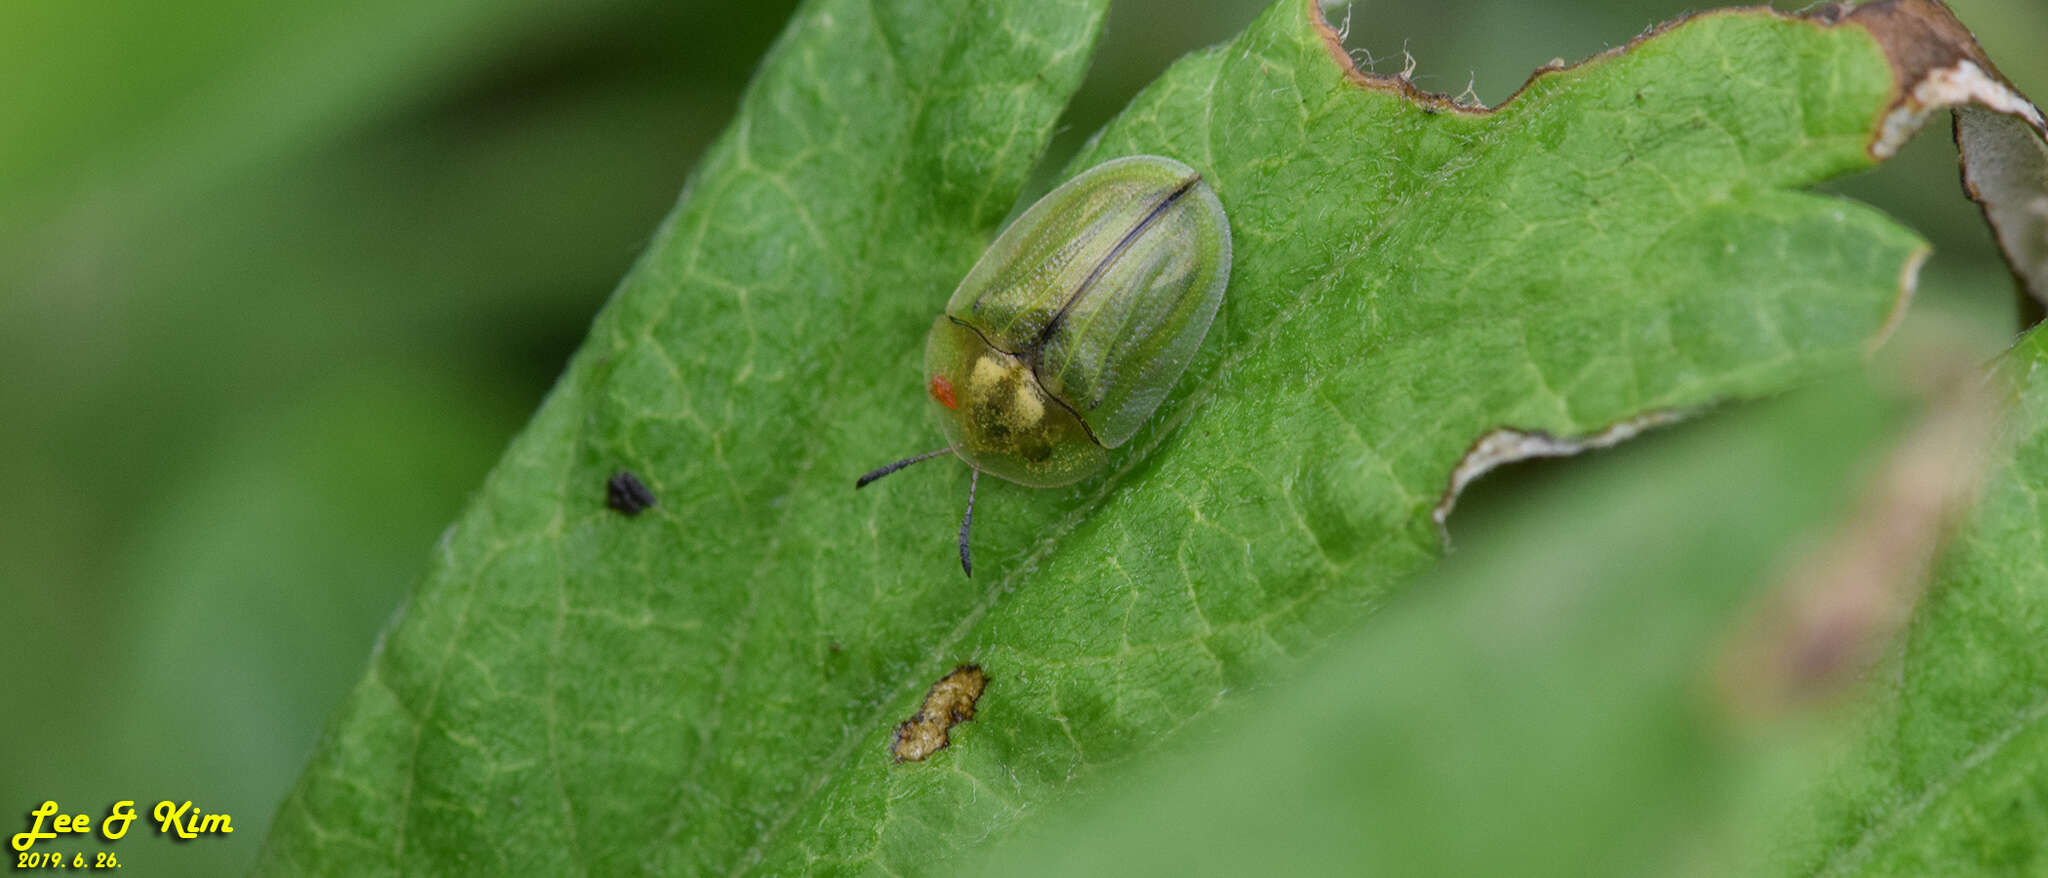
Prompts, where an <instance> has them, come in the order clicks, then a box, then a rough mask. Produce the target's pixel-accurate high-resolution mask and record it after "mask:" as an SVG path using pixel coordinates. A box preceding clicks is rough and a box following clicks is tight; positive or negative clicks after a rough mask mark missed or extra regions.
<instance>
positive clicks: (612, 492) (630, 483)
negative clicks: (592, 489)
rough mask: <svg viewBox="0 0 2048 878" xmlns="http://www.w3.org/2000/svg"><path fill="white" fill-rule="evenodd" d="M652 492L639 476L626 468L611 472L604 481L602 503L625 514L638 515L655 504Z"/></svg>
mask: <svg viewBox="0 0 2048 878" xmlns="http://www.w3.org/2000/svg"><path fill="white" fill-rule="evenodd" d="M655 502H656V501H655V499H654V492H653V491H652V490H649V489H648V487H647V483H645V482H642V481H640V477H639V476H636V475H633V474H632V473H630V472H627V471H626V470H619V471H618V472H616V473H613V474H612V477H611V478H610V479H607V480H606V481H605V483H604V505H606V506H610V507H611V508H613V509H615V510H618V511H619V512H620V513H622V514H624V515H627V516H634V515H639V514H640V513H641V511H643V510H645V509H646V508H647V507H649V506H653V505H654V504H655Z"/></svg>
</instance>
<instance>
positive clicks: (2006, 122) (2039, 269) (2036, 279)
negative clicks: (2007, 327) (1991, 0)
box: [1829, 0, 2048, 324]
mask: <svg viewBox="0 0 2048 878" xmlns="http://www.w3.org/2000/svg"><path fill="white" fill-rule="evenodd" d="M1829 13H1830V14H1832V15H1834V16H1835V17H1836V18H1838V19H1839V20H1840V21H1842V22H1843V23H1846V24H1850V25H1855V26H1858V27H1862V28H1863V29H1865V30H1867V31H1869V32H1870V35H1871V37H1872V38H1873V39H1875V40H1877V43H1878V45H1879V46H1880V47H1882V48H1883V49H1884V53H1885V57H1886V58H1888V59H1889V60H1890V61H1891V63H1892V70H1893V71H1894V73H1895V74H1896V77H1897V81H1896V83H1895V85H1894V91H1893V100H1892V105H1891V108H1890V110H1889V111H1888V112H1887V113H1886V114H1885V116H1884V118H1883V119H1882V120H1880V122H1879V124H1878V130H1877V131H1876V132H1875V135H1874V136H1873V139H1872V140H1871V145H1870V154H1871V155H1872V156H1875V157H1877V158H1880V159H1884V158H1889V157H1891V156H1892V155H1893V154H1894V153H1896V152H1897V151H1898V149H1899V147H1901V146H1903V145H1904V144H1905V142H1906V140H1907V139H1909V138H1911V137H1912V135H1913V134H1914V133H1915V132H1917V131H1919V130H1920V127H1921V126H1922V125H1925V124H1926V123H1927V120H1928V119H1929V118H1930V117H1931V116H1932V115H1933V114H1934V113H1936V112H1938V111H1941V110H1944V109H1947V110H1952V111H1953V113H1954V117H1955V123H1954V124H1955V140H1956V150H1957V152H1958V153H1959V154H1960V155H1961V159H1962V170H1963V190H1964V191H1965V192H1967V193H1968V194H1969V196H1970V199H1971V200H1973V201H1975V202H1977V205H1978V206H1979V207H1981V208H1982V209H1983V211H1984V221H1985V222H1986V223H1989V224H1990V226H1991V230H1992V233H1993V234H1994V235H1995V236H1996V237H1997V239H1998V246H1999V249H2000V250H2001V251H2002V252H2003V253H2004V254H2005V261H2006V265H2008V266H2010V267H2011V269H2012V273H2013V277H2014V279H2015V280H2016V281H2017V283H2018V286H2019V288H2020V290H2021V291H2022V292H2023V293H2025V294H2027V296H2029V297H2030V298H2028V299H2022V302H2023V308H2024V310H2023V319H2022V322H2023V323H2028V324H2031V323H2033V322H2035V321H2037V320H2038V319H2039V318H2040V316H2041V313H2042V305H2044V304H2048V119H2044V118H2043V115H2042V113H2041V110H2040V108H2039V107H2037V106H2035V105H2034V104H2033V102H2031V101H2029V100H2027V98H2026V96H2025V95H2022V94H2020V92H2019V89H2016V88H2014V87H2013V85H2012V82H2011V81H2010V80H2007V79H2006V78H2005V75H2004V74H2002V73H2000V72H1999V71H1998V67H1997V66H1996V65H1994V64H1992V63H1991V59H1990V58H1988V57H1986V56H1985V54H1984V49H1983V47H1981V46H1979V45H1978V44H1977V38H1976V37H1975V36H1974V35H1972V34H1971V33H1970V31H1969V29H1968V28H1966V27H1964V26H1963V23H1962V22H1961V21H1959V20H1958V19H1957V18H1956V17H1955V14H1954V13H1953V12H1950V11H1949V9H1948V7H1946V6H1944V5H1942V4H1941V3H1938V2H1935V0H1883V2H1878V3H1871V4H1867V5H1864V6H1858V7H1856V8H1854V9H1853V10H1846V11H1845V10H1844V9H1843V8H1842V7H1839V6H1837V7H1830V9H1829Z"/></svg>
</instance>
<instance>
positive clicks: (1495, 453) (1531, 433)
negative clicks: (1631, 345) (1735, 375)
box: [1429, 410, 1692, 550]
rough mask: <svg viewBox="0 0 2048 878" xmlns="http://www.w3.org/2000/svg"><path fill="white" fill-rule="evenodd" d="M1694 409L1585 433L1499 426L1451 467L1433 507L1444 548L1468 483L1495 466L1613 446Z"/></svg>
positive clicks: (1639, 417)
mask: <svg viewBox="0 0 2048 878" xmlns="http://www.w3.org/2000/svg"><path fill="white" fill-rule="evenodd" d="M1691 414H1692V413H1691V412H1689V411H1673V410H1664V411H1654V412H1649V413H1647V414H1642V415H1637V416H1636V417H1633V418H1629V419H1628V420H1625V421H1621V422H1619V423H1616V424H1613V425H1610V426H1609V427H1608V428H1607V429H1605V430H1601V431H1600V432H1597V433H1588V434H1585V435H1581V436H1553V435H1551V434H1549V433H1546V432H1543V431H1542V430H1518V429H1515V428H1513V427H1497V428H1495V429H1493V430H1489V431H1487V433H1486V435H1484V436H1481V437H1479V439H1478V440H1477V441H1475V442H1473V443H1472V445H1471V447H1470V448H1467V449H1465V456H1464V457H1462V458H1459V460H1458V465H1457V466H1455V467H1452V468H1451V478H1450V482H1449V484H1446V485H1445V486H1444V492H1443V495H1442V496H1441V497H1440V498H1439V499H1438V500H1437V501H1436V508H1435V509H1432V510H1430V513H1429V517H1430V520H1432V521H1434V522H1436V535H1437V539H1438V540H1439V541H1441V542H1442V544H1443V547H1444V549H1446V550H1449V549H1450V547H1451V532H1450V529H1449V528H1448V527H1446V526H1445V522H1446V521H1447V520H1449V519H1450V517H1451V510H1452V509H1454V508H1456V507H1457V505H1458V496H1459V495H1461V494H1463V493H1464V491H1465V486H1467V485H1470V484H1472V482H1473V481H1474V480H1477V479H1478V478H1479V477H1480V476H1483V475H1486V474H1487V473H1489V472H1492V471H1493V470H1495V469H1499V468H1500V467H1503V466H1506V465H1508V464H1511V463H1515V462H1517V461H1523V460H1531V459H1534V458H1538V457H1570V456H1572V455H1575V454H1579V453H1581V452H1585V451H1591V450H1594V449H1599V448H1611V447H1613V446H1615V445H1619V444H1621V443H1623V442H1626V441H1628V440H1630V439H1633V438H1635V437H1636V436H1638V435H1641V434H1642V433H1643V432H1644V431H1646V430H1652V429H1655V428H1657V427H1662V426H1664V425H1666V424H1673V423H1677V422H1678V421H1681V420H1684V419H1685V418H1686V417H1688V416H1690V415H1691Z"/></svg>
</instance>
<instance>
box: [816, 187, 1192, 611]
mask: <svg viewBox="0 0 2048 878" xmlns="http://www.w3.org/2000/svg"><path fill="white" fill-rule="evenodd" d="M1229 282H1230V221H1229V220H1228V219H1227V218H1226V217H1225V216H1224V214H1223V204H1222V202H1220V201H1218V200H1217V199H1216V192H1215V190H1214V189H1212V188H1211V187H1210V186H1209V184H1208V183H1207V182H1205V181H1203V179H1202V176H1201V175H1200V174H1198V173H1196V172H1195V170H1194V169H1193V168H1190V167H1188V166H1187V165H1184V164H1181V163H1180V162H1177V161H1174V160H1173V159H1169V158H1162V157H1159V156H1131V157H1128V158H1120V159H1115V160H1113V161H1109V162H1105V163H1103V164H1100V165H1096V166H1095V167H1093V168H1090V169H1088V170H1087V171H1085V172H1083V173H1082V174H1081V175H1080V176H1077V177H1075V178H1074V179H1072V180H1069V181H1068V182H1067V183H1066V184H1065V185H1062V186H1060V187H1059V188H1057V189H1054V190H1053V191H1052V192H1050V193H1048V194H1047V195H1046V196H1045V197H1044V198H1041V199H1039V200H1038V202H1037V203H1036V204H1033V205H1031V207H1030V208H1029V209H1028V210H1026V211H1024V214H1023V216H1020V217H1018V218H1017V221H1016V222H1014V223H1011V224H1010V227H1009V228H1007V229H1004V230H1003V233H1002V234H1001V235H999V236H997V238H996V240H995V243H993V244H990V245H989V248H988V251H987V252H985V253H983V254H982V256H981V260H980V261H979V262H976V263H975V264H974V268H973V269H972V270H970V271H968V272H967V277H966V278H965V279H963V280H962V281H961V282H960V286H959V288H958V289H955V290H954V291H953V298H952V299H950V300H948V301H947V303H946V310H945V313H942V314H940V315H939V317H938V319H936V320H934V321H932V331H931V335H930V336H928V337H927V338H926V341H925V350H924V370H925V391H926V394H927V395H928V396H929V397H930V398H931V401H932V411H933V412H934V413H935V414H936V415H937V416H938V419H939V429H940V430H941V431H943V432H944V433H945V434H946V443H947V444H946V447H944V448H940V449H938V450H936V451H930V452H926V453H924V454H920V455H917V456H915V457H908V458H904V459H903V460H899V461H896V462H895V463H892V464H889V465H888V466H884V467H882V468H880V469H877V470H875V471H873V472H870V473H868V474H867V475H864V476H861V477H860V479H859V481H856V482H855V483H854V487H856V488H861V487H865V486H866V485H867V484H868V483H869V482H872V481H874V480H876V479H879V478H881V477H883V476H886V475H888V474H890V473H893V472H895V471H897V470H900V469H902V468H904V467H906V466H909V465H911V464H913V463H917V462H919V461H923V460H930V459H931V458H934V457H937V456H939V455H941V454H945V453H947V452H952V453H953V454H956V455H959V457H960V459H962V460H964V461H966V462H967V464H968V466H970V467H972V468H973V471H974V475H973V477H972V478H971V479H970V480H969V481H968V483H967V514H966V515H964V516H962V517H961V519H960V569H961V570H963V571H965V572H966V573H967V575H969V576H972V575H974V561H973V558H972V555H971V554H970V553H969V551H968V538H967V535H968V531H969V529H970V528H971V527H972V526H973V524H974V493H975V489H976V488H978V487H979V486H980V484H981V474H982V473H984V472H986V473H988V474H990V475H993V476H997V477H1000V478H1004V479H1008V480H1010V481H1012V482H1016V483H1018V484H1022V485H1029V486H1032V487H1040V488H1050V487H1056V486H1059V485H1067V484H1072V483H1074V482H1077V481H1080V480H1081V479H1084V478H1087V477H1088V476H1090V475H1092V474H1094V473H1095V472H1096V471H1098V470H1100V469H1102V467H1103V465H1104V464H1105V463H1106V462H1107V461H1108V449H1111V448H1115V447H1117V446H1119V445H1122V444H1123V443H1124V442H1125V441H1126V440H1128V439H1130V438H1131V435H1132V434H1134V433H1136V432H1137V431H1138V427H1140V426H1141V425H1143V424H1144V423H1145V421H1146V419H1148V418H1150V417H1151V416H1152V412H1153V410H1154V409H1157V408H1158V407H1159V403H1160V401H1162V400H1164V399H1165V398H1166V392H1167V391H1168V390H1170V389H1172V388H1173V384H1174V382H1175V381H1177V380H1179V379H1180V374H1181V372H1182V371H1184V370H1185V369H1186V368H1187V365H1188V361H1190V360H1192V359H1193V358H1194V355H1195V351H1196V350H1198V349H1199V348H1200V347H1201V346H1202V338H1203V337H1204V336H1206V335H1207V334H1208V332H1209V324H1210V322H1211V321H1213V320H1214V319H1215V317H1216V309H1217V308H1218V306H1220V305H1221V304H1222V303H1223V289H1224V287H1225V286H1227V285H1228V284H1229Z"/></svg>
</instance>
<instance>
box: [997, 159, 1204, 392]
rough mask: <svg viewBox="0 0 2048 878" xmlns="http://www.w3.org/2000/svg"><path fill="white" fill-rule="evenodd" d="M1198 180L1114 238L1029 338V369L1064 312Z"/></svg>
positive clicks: (1183, 186) (1191, 180)
mask: <svg viewBox="0 0 2048 878" xmlns="http://www.w3.org/2000/svg"><path fill="white" fill-rule="evenodd" d="M1201 181H1202V175H1201V174H1193V175H1190V176H1189V177H1188V178H1187V179H1185V180H1182V181H1181V183H1180V186H1179V188H1176V189H1174V190H1173V191H1172V192H1168V193H1166V197H1165V198H1162V199H1160V200H1159V203H1158V204H1156V205H1153V207H1152V211H1151V212H1150V213H1147V214H1145V218H1144V219H1141V220H1139V221H1138V224H1137V225H1136V226H1133V227H1131V230H1130V231H1128V232H1125V233H1124V236H1123V239H1122V240H1120V241H1117V242H1116V246H1115V247H1112V248H1110V251H1109V253H1108V254H1106V255H1104V256H1103V257H1102V260H1101V261H1100V262H1097V263H1095V268H1094V269H1093V270H1092V271H1090V272H1088V277H1087V279H1085V280H1083V281H1081V287H1080V289H1077V290H1075V291H1074V294H1073V295H1072V296H1068V297H1067V301H1066V302H1065V303H1064V304H1062V305H1060V310H1059V312H1058V313H1056V314H1054V315H1052V319H1051V320H1048V321H1046V322H1045V328H1044V329H1041V330H1039V331H1038V337H1037V338H1034V339H1032V340H1031V345H1030V349H1031V351H1032V363H1031V371H1033V372H1037V371H1038V362H1037V352H1038V350H1039V349H1040V348H1043V347H1044V346H1045V342H1046V340H1047V339H1050V338H1052V334H1053V333H1054V332H1056V331H1058V330H1059V328H1060V323H1061V322H1062V321H1064V320H1065V319H1066V317H1067V312H1068V311H1071V310H1073V308H1074V303H1075V302H1079V301H1081V299H1082V298H1084V297H1086V296H1087V295H1088V294H1089V293H1091V292H1094V290H1095V282H1096V281H1097V280H1099V279H1101V277H1102V274H1103V272H1106V271H1108V270H1109V266H1110V265H1112V264H1114V263H1115V262H1116V260H1117V257H1119V256H1122V255H1124V251H1125V250H1129V249H1130V248H1131V245H1132V244H1134V243H1137V240H1138V236H1139V235H1142V234H1144V233H1145V230H1146V229H1149V228H1151V227H1152V225H1153V224H1154V223H1157V222H1158V221H1159V218H1160V217H1162V216H1165V215H1166V211H1167V208H1170V207H1172V206H1174V205H1175V204H1176V203H1178V202H1179V201H1180V200H1181V198H1182V197H1183V196H1186V195H1187V194H1188V192H1189V191H1190V190H1192V189H1194V188H1195V184H1196V183H1199V182H1201Z"/></svg>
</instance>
